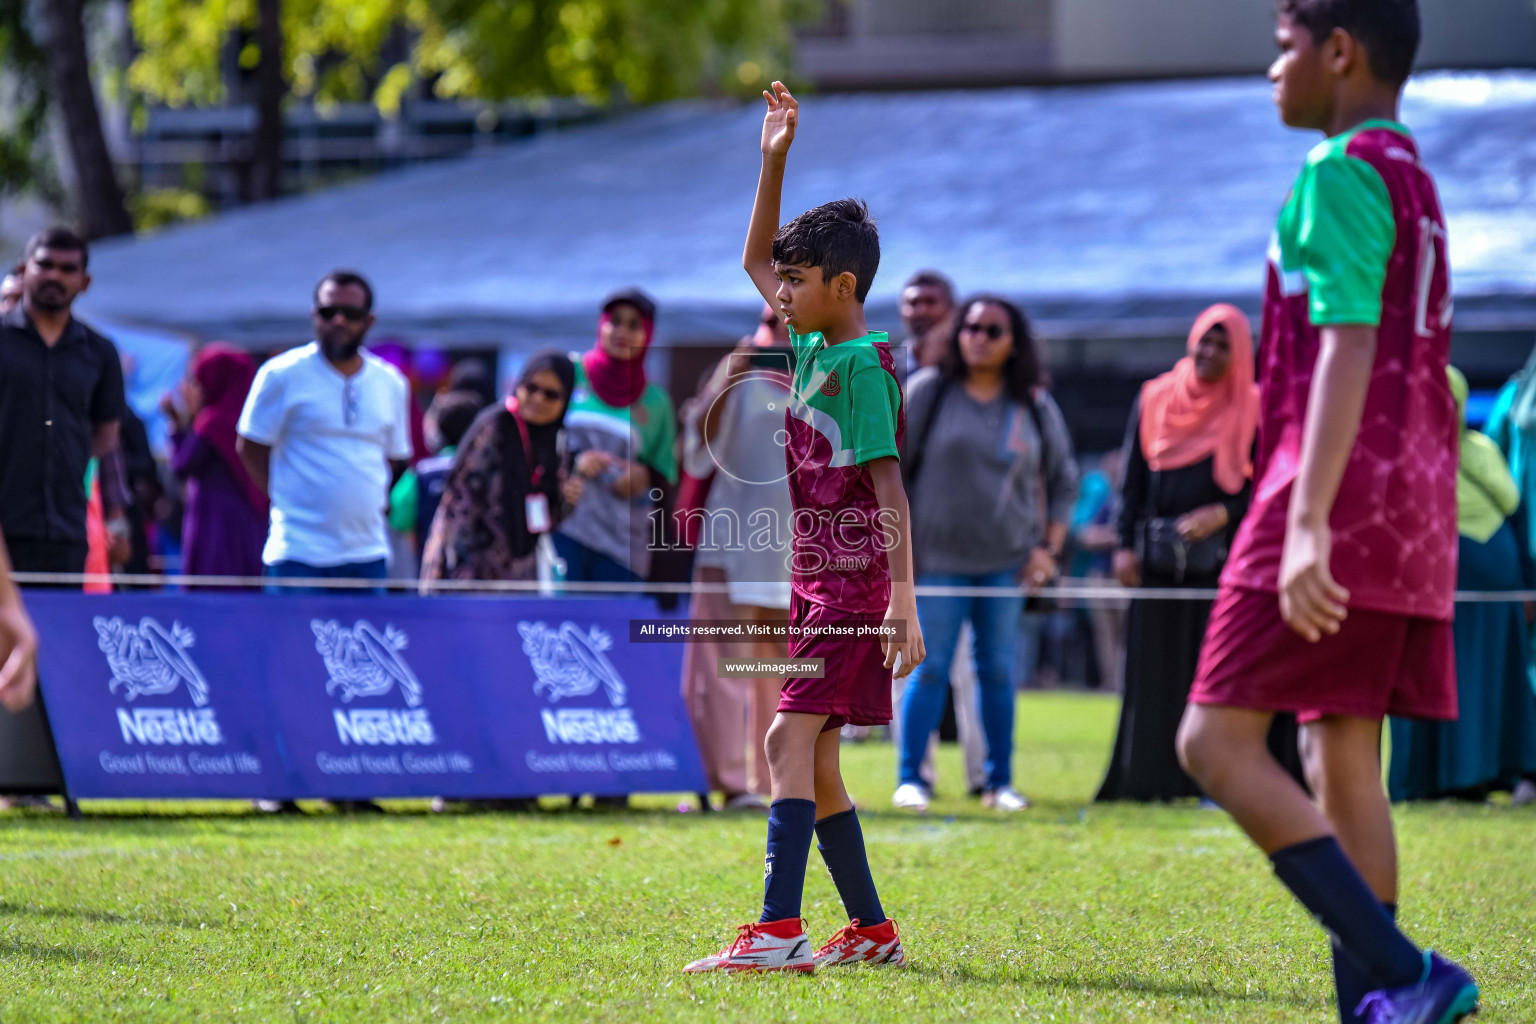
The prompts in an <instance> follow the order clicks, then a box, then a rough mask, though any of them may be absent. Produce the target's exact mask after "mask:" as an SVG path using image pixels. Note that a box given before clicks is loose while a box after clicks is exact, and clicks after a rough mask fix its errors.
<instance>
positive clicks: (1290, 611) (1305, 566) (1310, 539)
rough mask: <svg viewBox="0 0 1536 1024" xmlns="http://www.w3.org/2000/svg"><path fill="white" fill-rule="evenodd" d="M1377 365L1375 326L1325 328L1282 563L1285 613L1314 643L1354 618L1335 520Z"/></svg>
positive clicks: (1292, 487)
mask: <svg viewBox="0 0 1536 1024" xmlns="http://www.w3.org/2000/svg"><path fill="white" fill-rule="evenodd" d="M1375 362H1376V328H1375V327H1370V326H1362V325H1353V324H1351V325H1347V326H1345V325H1338V326H1329V327H1324V328H1323V330H1322V342H1321V345H1320V348H1319V350H1318V356H1317V369H1316V371H1315V373H1314V374H1313V377H1312V391H1311V394H1310V396H1309V397H1308V399H1307V421H1306V425H1305V427H1304V430H1303V433H1302V440H1301V465H1300V467H1299V469H1298V470H1297V473H1296V482H1295V483H1294V484H1292V486H1291V504H1290V514H1289V519H1288V521H1287V523H1286V529H1285V553H1284V555H1283V556H1282V558H1281V561H1280V614H1281V615H1282V616H1283V617H1284V618H1285V621H1286V623H1287V624H1288V625H1289V626H1290V627H1291V628H1292V629H1294V630H1295V631H1296V632H1297V633H1299V634H1301V635H1302V636H1303V637H1305V638H1306V639H1307V640H1309V641H1312V642H1314V643H1315V642H1316V641H1318V640H1320V639H1321V638H1322V636H1323V634H1324V633H1337V632H1338V631H1339V624H1340V623H1341V622H1343V621H1344V617H1345V615H1346V614H1347V611H1346V607H1345V605H1346V604H1347V603H1348V601H1349V591H1347V590H1345V589H1344V588H1343V587H1341V586H1339V584H1338V583H1337V582H1336V581H1335V580H1334V578H1333V573H1332V571H1331V570H1330V569H1329V559H1330V555H1331V554H1332V549H1333V536H1332V533H1331V531H1330V530H1329V528H1328V517H1329V514H1330V513H1332V511H1333V502H1334V499H1335V498H1337V497H1338V494H1339V486H1340V484H1341V483H1342V482H1343V480H1344V468H1345V466H1347V465H1348V464H1349V453H1350V452H1351V451H1352V450H1353V449H1354V447H1355V437H1356V435H1358V434H1359V432H1360V419H1361V417H1362V416H1363V415H1364V413H1365V396H1366V392H1367V390H1369V388H1370V384H1371V370H1372V367H1373V366H1374V365H1375Z"/></svg>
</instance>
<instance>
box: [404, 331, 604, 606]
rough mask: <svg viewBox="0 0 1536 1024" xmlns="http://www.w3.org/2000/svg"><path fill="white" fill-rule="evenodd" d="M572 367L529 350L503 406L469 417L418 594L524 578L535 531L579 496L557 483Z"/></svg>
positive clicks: (550, 524) (530, 566)
mask: <svg viewBox="0 0 1536 1024" xmlns="http://www.w3.org/2000/svg"><path fill="white" fill-rule="evenodd" d="M575 382H576V370H575V367H573V366H572V365H571V360H570V359H569V358H568V357H567V356H566V355H565V354H564V353H563V352H559V351H556V350H554V349H547V350H545V351H542V352H539V353H537V354H535V355H534V356H532V357H531V358H530V359H529V360H528V362H527V363H525V364H524V366H523V371H522V373H521V374H520V375H519V376H518V379H517V387H516V388H515V389H514V390H513V394H512V396H511V397H510V398H508V399H507V400H506V401H505V402H504V403H501V404H498V405H492V406H489V407H488V408H486V409H485V410H483V411H482V412H481V413H480V415H479V416H477V417H476V418H475V421H474V423H473V424H472V425H471V426H470V428H469V431H468V432H467V433H466V434H465V435H464V437H463V439H462V440H461V441H460V442H459V446H458V448H457V449H456V450H455V452H454V456H453V465H452V467H451V468H450V469H449V470H448V477H447V480H446V481H445V483H444V486H443V496H442V499H441V501H440V502H439V504H438V507H437V514H436V515H435V516H434V517H433V519H432V526H431V529H430V531H429V533H428V535H427V543H426V546H425V548H424V549H423V550H422V557H421V579H422V584H421V591H422V593H424V594H425V593H429V592H430V591H431V589H432V581H434V580H531V579H534V578H535V576H536V575H537V569H538V557H537V548H538V543H539V537H540V536H541V535H542V534H545V533H549V532H550V531H551V530H553V529H554V527H555V525H556V524H557V523H558V522H559V520H560V518H561V516H562V514H563V513H564V512H565V511H566V510H567V509H568V508H569V507H570V506H574V505H575V504H576V502H577V501H579V500H580V499H581V496H582V481H581V480H580V479H579V478H577V477H572V478H571V479H570V480H566V481H562V480H561V474H560V452H559V446H558V444H557V442H558V439H559V435H560V429H561V426H562V425H563V424H564V422H565V413H566V409H567V408H568V407H569V405H570V399H571V391H572V389H573V388H574V386H575Z"/></svg>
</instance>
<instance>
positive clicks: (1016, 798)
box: [981, 786, 1029, 814]
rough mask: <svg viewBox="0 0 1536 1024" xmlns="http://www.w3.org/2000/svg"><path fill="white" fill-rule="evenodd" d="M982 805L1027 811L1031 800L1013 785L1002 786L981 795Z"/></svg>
mask: <svg viewBox="0 0 1536 1024" xmlns="http://www.w3.org/2000/svg"><path fill="white" fill-rule="evenodd" d="M981 806H983V807H990V808H992V809H993V810H995V811H1006V812H1008V813H1010V814H1011V813H1012V812H1014V811H1025V810H1028V809H1029V800H1028V798H1026V797H1025V796H1024V794H1023V793H1020V792H1019V791H1018V790H1016V789H1014V788H1013V787H1012V786H1002V787H999V788H998V789H993V790H989V791H987V792H986V793H983V794H982V795H981Z"/></svg>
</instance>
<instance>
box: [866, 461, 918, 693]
mask: <svg viewBox="0 0 1536 1024" xmlns="http://www.w3.org/2000/svg"><path fill="white" fill-rule="evenodd" d="M869 475H870V477H871V479H872V480H873V481H874V485H875V500H876V501H878V502H879V503H880V515H881V519H882V520H883V521H884V522H886V523H889V524H890V525H891V526H893V527H894V528H895V533H896V546H895V547H894V548H893V549H892V550H891V551H889V552H887V557H888V559H889V561H890V566H891V605H890V608H889V609H888V610H887V611H886V613H885V618H886V621H887V622H900V623H903V624H904V625H905V628H906V634H905V636H904V637H903V639H902V640H901V642H899V643H898V642H896V641H895V640H887V641H886V642H885V667H886V668H891V667H893V666H895V664H896V655H897V654H900V655H901V667H900V668H899V669H897V672H896V678H898V679H900V678H902V677H904V676H906V675H909V674H910V673H911V672H912V670H913V669H915V668H917V666H919V665H921V664H922V663H923V658H925V657H927V650H926V649H925V648H924V647H923V627H922V626H921V625H920V624H919V623H918V621H917V592H916V591H915V590H914V589H913V575H912V525H911V522H910V520H911V515H910V510H909V509H908V508H907V489H906V487H905V486H904V485H903V484H902V482H901V463H900V462H899V461H897V459H896V458H895V457H894V456H886V457H885V458H883V459H875V460H874V461H872V462H871V463H870V464H869Z"/></svg>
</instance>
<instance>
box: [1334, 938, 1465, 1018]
mask: <svg viewBox="0 0 1536 1024" xmlns="http://www.w3.org/2000/svg"><path fill="white" fill-rule="evenodd" d="M1477 999H1478V992H1477V982H1475V981H1473V980H1472V975H1470V974H1468V973H1467V972H1466V971H1464V970H1462V968H1461V967H1460V966H1459V965H1457V964H1454V963H1452V962H1451V961H1449V960H1447V959H1446V958H1445V957H1443V956H1441V955H1440V954H1439V953H1434V952H1431V951H1428V950H1426V951H1425V953H1424V976H1423V977H1422V978H1420V979H1419V980H1418V981H1417V982H1415V983H1414V984H1412V985H1404V986H1402V987H1401V988H1386V989H1380V990H1378V991H1375V992H1372V993H1370V994H1368V995H1367V996H1366V997H1365V998H1364V999H1362V1000H1360V1005H1359V1006H1358V1007H1357V1008H1356V1009H1355V1013H1357V1014H1359V1015H1360V1016H1361V1017H1363V1018H1364V1019H1365V1022H1366V1024H1456V1022H1457V1021H1459V1020H1461V1019H1462V1018H1464V1017H1466V1016H1468V1015H1470V1014H1474V1013H1476V1012H1477Z"/></svg>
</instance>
